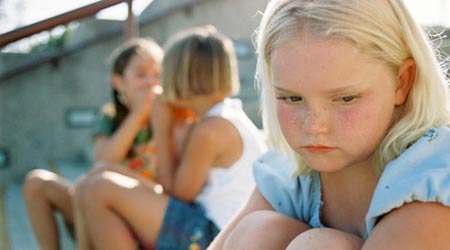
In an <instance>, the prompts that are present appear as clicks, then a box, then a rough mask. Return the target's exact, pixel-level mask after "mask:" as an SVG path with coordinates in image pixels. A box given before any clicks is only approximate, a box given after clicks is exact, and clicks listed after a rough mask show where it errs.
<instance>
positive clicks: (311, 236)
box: [286, 228, 363, 250]
mask: <svg viewBox="0 0 450 250" xmlns="http://www.w3.org/2000/svg"><path fill="white" fill-rule="evenodd" d="M362 244H363V240H362V239H361V238H359V237H357V236H355V235H352V234H349V233H346V232H343V231H339V230H336V229H332V228H313V229H309V230H307V231H305V232H303V233H301V234H300V235H298V236H297V237H296V238H295V239H294V240H293V241H292V242H291V243H290V244H289V246H288V248H287V249H286V250H294V249H299V247H301V248H302V249H336V250H356V249H360V248H361V246H362Z"/></svg>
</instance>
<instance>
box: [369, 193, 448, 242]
mask: <svg viewBox="0 0 450 250" xmlns="http://www.w3.org/2000/svg"><path fill="white" fill-rule="evenodd" d="M449 247H450V207H446V206H443V205H441V204H439V203H434V202H427V203H423V202H411V203H408V204H405V205H403V206H402V207H400V208H397V209H395V210H393V211H392V212H390V213H389V214H387V215H385V216H384V217H383V219H382V220H381V221H380V222H379V223H378V224H377V225H376V227H375V229H374V231H373V232H372V234H371V236H370V237H369V239H368V240H367V241H366V243H365V244H364V247H363V249H364V250H372V249H386V250H389V249H409V250H414V249H449Z"/></svg>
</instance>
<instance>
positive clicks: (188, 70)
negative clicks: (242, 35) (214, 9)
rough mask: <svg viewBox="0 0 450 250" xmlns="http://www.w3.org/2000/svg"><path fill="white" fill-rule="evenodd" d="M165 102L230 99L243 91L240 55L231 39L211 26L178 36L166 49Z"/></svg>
mask: <svg viewBox="0 0 450 250" xmlns="http://www.w3.org/2000/svg"><path fill="white" fill-rule="evenodd" d="M161 80H162V87H163V90H164V91H163V93H162V99H163V100H165V101H168V102H173V101H176V100H182V99H188V98H191V97H195V96H200V95H212V94H223V95H224V96H230V95H234V94H237V93H238V91H239V78H238V71H237V62H236V55H235V52H234V46H233V43H232V41H231V40H230V39H228V38H227V37H226V36H225V35H223V34H221V33H220V32H218V31H217V30H216V28H214V27H213V26H211V25H208V26H204V27H195V28H190V29H187V30H184V31H181V32H179V33H177V34H175V35H174V36H173V37H172V38H171V39H170V40H169V41H168V43H167V45H166V46H165V56H164V60H163V66H162V77H161Z"/></svg>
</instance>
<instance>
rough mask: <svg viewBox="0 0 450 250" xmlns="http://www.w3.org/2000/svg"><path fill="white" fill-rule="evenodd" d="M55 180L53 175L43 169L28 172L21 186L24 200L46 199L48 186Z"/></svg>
mask: <svg viewBox="0 0 450 250" xmlns="http://www.w3.org/2000/svg"><path fill="white" fill-rule="evenodd" d="M56 178H57V175H56V174H55V173H52V172H50V171H47V170H44V169H35V170H32V171H30V172H29V173H28V174H27V175H26V177H25V181H24V184H23V194H24V197H25V199H26V200H29V199H42V198H46V197H47V190H48V185H51V184H49V183H51V182H52V181H54V180H55V179H56Z"/></svg>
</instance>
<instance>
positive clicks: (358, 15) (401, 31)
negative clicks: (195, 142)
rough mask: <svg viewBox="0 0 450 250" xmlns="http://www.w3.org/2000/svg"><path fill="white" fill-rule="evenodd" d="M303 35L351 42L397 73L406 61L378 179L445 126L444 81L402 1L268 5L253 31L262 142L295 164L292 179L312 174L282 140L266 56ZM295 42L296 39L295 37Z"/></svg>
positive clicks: (449, 111) (281, 0)
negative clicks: (406, 78) (402, 93)
mask: <svg viewBox="0 0 450 250" xmlns="http://www.w3.org/2000/svg"><path fill="white" fill-rule="evenodd" d="M299 32H302V33H304V34H307V35H310V36H313V37H315V38H320V39H337V40H345V41H350V42H352V43H353V44H354V45H355V48H356V49H357V50H358V51H359V52H361V53H363V54H366V55H368V56H371V57H372V58H374V59H375V60H378V61H380V62H382V63H384V64H385V65H387V66H388V67H389V68H390V69H392V70H393V72H398V70H399V67H400V66H401V64H402V63H403V62H404V61H405V60H406V59H408V58H412V59H413V60H414V61H415V63H416V76H415V80H414V82H413V84H412V86H411V89H410V92H409V95H408V97H407V100H406V102H405V103H404V104H403V105H402V106H400V107H398V108H396V110H395V114H394V122H393V126H392V127H391V129H390V131H388V133H387V135H386V137H385V138H384V139H383V141H382V142H381V144H380V146H379V147H378V149H377V150H376V152H375V153H374V154H373V155H372V162H373V167H374V170H375V172H376V173H378V174H381V173H382V171H383V170H384V167H385V166H386V164H387V163H389V162H390V161H392V160H394V159H395V158H397V157H398V156H399V155H400V154H401V153H402V152H404V151H405V150H406V149H407V148H408V147H409V146H410V145H412V144H413V143H414V142H415V141H417V140H418V138H419V137H421V136H422V135H423V134H425V133H426V132H427V131H428V130H429V129H430V128H432V127H439V126H449V125H450V103H449V100H450V96H449V88H448V82H447V80H446V79H445V76H444V74H443V73H442V69H441V67H440V65H439V62H438V60H437V58H436V56H435V54H434V50H433V48H432V43H431V41H430V40H429V39H428V37H427V36H426V34H425V33H424V32H423V31H422V29H421V28H420V27H419V26H418V24H417V23H416V22H415V21H414V20H413V18H412V17H411V15H410V13H409V12H408V10H407V9H406V6H405V5H404V3H403V2H402V0H272V1H270V2H269V4H268V6H267V8H266V10H265V12H264V14H263V18H262V21H261V25H260V27H259V28H258V30H257V37H256V38H257V53H258V62H257V82H258V87H259V90H260V93H261V112H262V119H263V126H264V128H265V131H266V132H267V133H268V134H267V138H268V140H269V142H270V143H271V144H272V146H274V147H275V148H278V149H279V150H280V151H282V152H284V153H285V154H287V155H288V156H290V157H293V158H295V159H296V160H297V164H296V166H294V167H293V168H294V171H293V176H296V175H298V174H305V173H308V172H309V171H310V170H311V169H310V168H309V167H308V166H307V165H306V163H305V161H304V160H303V159H302V158H301V156H299V155H298V154H296V153H295V151H294V150H293V149H292V148H291V147H290V146H289V145H288V143H287V142H286V139H285V138H284V136H283V134H282V132H281V129H280V126H279V124H278V123H277V122H273V121H276V120H277V119H276V118H277V114H276V108H275V95H274V91H273V87H272V71H271V68H270V61H271V56H272V53H273V51H274V49H276V48H277V47H279V46H282V45H284V44H286V43H287V42H289V41H290V40H292V39H293V38H294V37H296V35H297V34H298V33H299ZM297 38H298V36H297Z"/></svg>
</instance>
